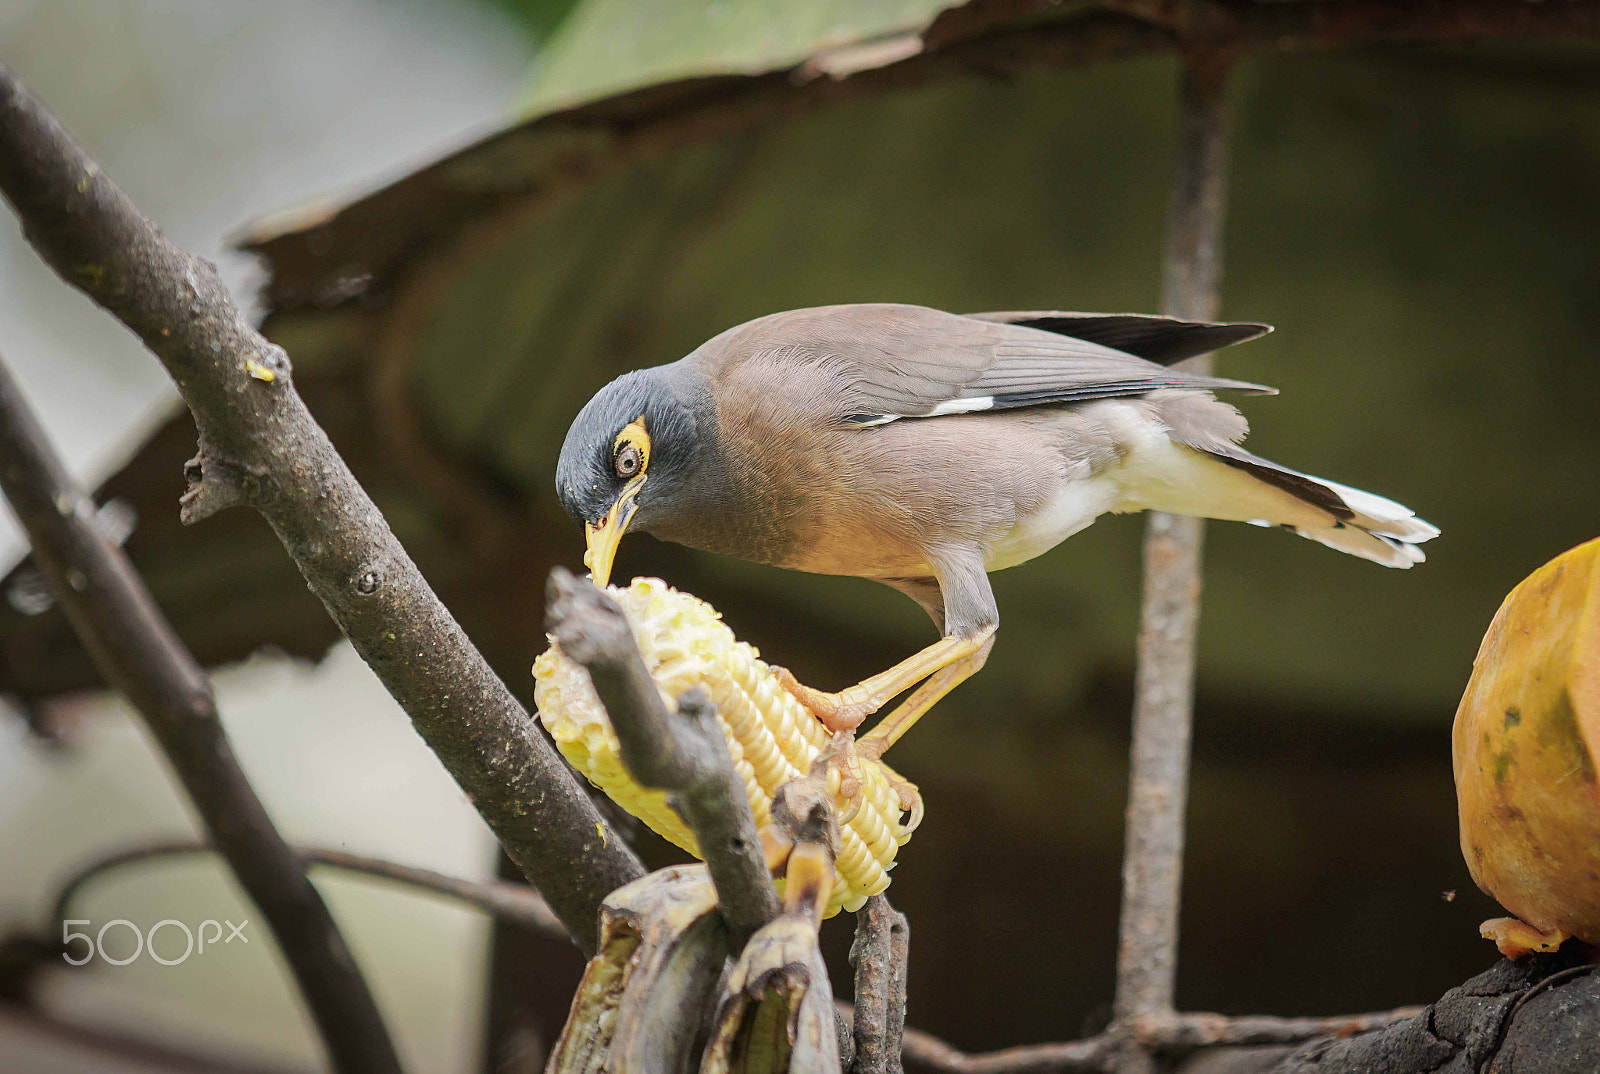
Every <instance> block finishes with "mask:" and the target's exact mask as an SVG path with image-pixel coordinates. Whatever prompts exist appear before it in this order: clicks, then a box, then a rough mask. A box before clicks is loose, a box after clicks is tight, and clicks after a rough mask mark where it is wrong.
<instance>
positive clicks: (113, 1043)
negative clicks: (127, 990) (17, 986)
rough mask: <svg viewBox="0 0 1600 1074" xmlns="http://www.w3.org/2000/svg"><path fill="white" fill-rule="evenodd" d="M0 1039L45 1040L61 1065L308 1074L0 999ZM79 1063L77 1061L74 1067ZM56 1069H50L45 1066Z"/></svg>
mask: <svg viewBox="0 0 1600 1074" xmlns="http://www.w3.org/2000/svg"><path fill="white" fill-rule="evenodd" d="M0 1039H3V1040H5V1041H6V1042H7V1044H8V1045H11V1046H13V1047H14V1046H15V1045H17V1044H18V1043H21V1045H22V1050H23V1051H27V1050H28V1042H30V1041H31V1042H39V1041H44V1042H48V1044H49V1047H50V1050H51V1051H50V1054H52V1055H62V1056H68V1057H70V1058H67V1059H63V1060H62V1061H63V1062H64V1063H70V1064H71V1066H68V1067H63V1068H61V1069H72V1070H78V1069H84V1070H110V1071H162V1072H163V1074H312V1072H311V1071H309V1070H307V1069H305V1068H301V1067H295V1068H289V1067H272V1066H264V1065H257V1064H256V1063H253V1062H249V1061H247V1060H244V1059H239V1058H224V1057H221V1056H214V1055H198V1054H196V1053H194V1052H190V1051H183V1050H180V1049H178V1048H176V1047H173V1046H172V1045H168V1044H161V1043H157V1042H155V1041H151V1040H143V1039H141V1038H139V1037H130V1036H127V1035H125V1034H123V1033H119V1032H117V1031H115V1030H110V1029H102V1028H99V1027H96V1026H91V1025H84V1024H81V1023H79V1022H69V1021H67V1020H66V1019H63V1018H58V1017H56V1016H55V1015H53V1014H50V1013H49V1012H47V1011H42V1010H35V1009H33V1008H31V1007H14V1006H11V1005H9V1004H0ZM79 1063H83V1065H82V1066H79ZM51 1069H56V1068H51Z"/></svg>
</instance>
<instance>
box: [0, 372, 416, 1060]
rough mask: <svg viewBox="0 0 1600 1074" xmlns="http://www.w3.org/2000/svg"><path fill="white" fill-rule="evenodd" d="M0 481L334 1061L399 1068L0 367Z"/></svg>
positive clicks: (198, 690)
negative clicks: (263, 926) (261, 922)
mask: <svg viewBox="0 0 1600 1074" xmlns="http://www.w3.org/2000/svg"><path fill="white" fill-rule="evenodd" d="M0 488H3V489H4V491H5V495H6V499H7V500H9V501H10V503H11V506H12V508H13V510H15V512H16V515H17V518H18V519H19V520H20V521H21V522H22V526H23V528H24V529H25V530H26V531H27V533H28V540H29V541H30V542H31V543H32V545H33V550H34V555H35V557H36V558H37V560H38V563H39V567H40V569H41V570H43V571H44V573H45V576H46V577H47V578H49V580H50V582H51V585H52V587H53V588H54V590H55V594H56V599H57V600H59V601H60V603H61V607H62V610H63V611H65V612H66V614H67V618H68V619H69V620H70V621H71V623H72V626H73V629H74V630H76V631H77V633H78V636H79V637H80V638H81V639H83V643H84V645H85V647H86V648H88V650H89V652H90V655H91V656H93V657H94V661H95V664H96V665H97V666H98V667H99V668H100V671H101V673H102V674H104V675H105V677H106V679H107V680H108V681H109V682H110V683H111V684H112V685H113V686H114V687H116V689H117V690H119V691H120V692H121V693H122V694H123V696H124V697H126V698H127V699H128V701H129V703H131V704H132V705H133V707H134V708H135V709H136V710H138V712H139V715H140V716H142V717H144V721H145V723H146V725H148V726H149V728H150V731H151V733H152V734H153V735H154V736H155V738H156V741H157V742H159V743H160V745H161V749H162V752H163V753H165V754H166V756H167V760H168V761H169V762H170V763H171V764H172V767H173V770H174V771H175V772H176V773H177V775H178V779H179V780H180V781H181V782H182V783H183V787H184V790H186V791H188V793H189V799H190V801H191V802H193V804H194V807H195V811H196V812H197V813H199V814H200V820H201V822H202V823H203V824H204V825H205V827H206V829H207V830H208V831H209V832H210V833H211V838H212V839H213V840H215V841H216V844H217V848H218V849H219V850H220V851H221V852H222V855H223V857H224V858H226V859H227V862H228V865H229V867H230V868H232V870H233V874H234V876H235V877H237V878H238V881H239V885H240V886H241V887H242V888H244V890H245V893H246V894H247V895H248V896H249V897H250V899H251V901H253V902H254V903H255V904H256V906H257V907H259V908H260V911H261V916H262V917H264V918H266V920H267V924H268V925H269V926H270V927H271V929H272V933H273V935H274V936H275V937H276V939H277V941H278V946H279V948H280V949H281V950H282V951H283V955H284V959H285V961H286V962H288V964H289V970H290V972H291V973H293V974H294V977H295V980H296V982H297V983H298V984H299V986H300V991H301V994H302V995H303V996H304V997H305V1002H306V1006H307V1007H309V1008H310V1012H311V1017H312V1019H313V1020H314V1021H315V1022H316V1024H317V1029H318V1031H319V1032H320V1033H321V1035H322V1040H323V1044H324V1045H325V1046H326V1047H327V1049H328V1054H329V1056H330V1057H331V1058H332V1060H333V1063H334V1066H335V1067H336V1068H337V1069H338V1070H340V1071H344V1072H349V1074H355V1072H370V1074H398V1072H399V1070H400V1060H399V1058H398V1056H396V1054H395V1050H394V1044H393V1043H392V1042H391V1041H390V1039H389V1034H388V1031H387V1030H386V1029H385V1028H384V1024H383V1017H382V1015H380V1014H379V1013H378V1007H377V1004H376V1003H375V1002H374V1001H373V998H372V993H371V991H370V990H369V989H368V988H367V983H366V981H365V980H363V979H362V976H361V971H360V970H359V969H358V968H357V967H356V964H355V961H354V959H352V958H351V956H350V950H349V948H348V947H347V946H346V945H345V942H344V937H343V936H342V935H340V933H339V930H338V927H337V926H336V925H335V924H334V922H333V917H332V915H330V914H329V913H328V908H327V906H326V905H325V904H324V903H323V901H322V897H321V896H320V895H318V894H317V889H316V888H314V887H312V885H311V881H310V880H309V879H308V878H307V877H306V872H305V865H304V863H303V862H301V861H300V859H299V857H298V856H297V855H296V854H295V852H294V851H293V850H292V849H291V848H290V847H289V846H288V844H286V843H285V842H284V841H283V837H282V836H281V835H279V834H278V830H277V829H276V828H274V827H273V825H272V819H271V818H270V817H268V816H267V811H266V809H265V808H264V807H263V806H262V804H261V800H260V799H259V798H257V797H256V794H255V791H254V789H252V788H251V786H250V782H249V780H247V779H246V778H245V774H244V771H243V769H241V768H240V767H239V761H238V758H236V757H235V756H234V753H233V748H232V747H231V746H230V745H229V743H228V736H227V734H226V733H225V732H224V731H223V729H222V721H221V720H219V719H218V718H217V704H216V699H215V697H214V696H213V695H212V691H211V682H210V680H209V679H207V678H206V675H205V672H203V671H201V670H200V666H199V665H198V664H197V663H195V660H194V657H192V656H191V655H190V654H189V651H188V650H187V649H186V648H184V645H183V643H182V642H181V641H179V640H178V636H177V635H176V634H175V633H173V630H172V627H171V626H170V625H169V624H168V623H167V621H166V619H165V618H164V617H163V616H162V614H161V612H160V610H159V609H158V608H157V607H156V605H155V602H154V601H153V600H152V599H151V598H150V593H149V591H148V590H146V589H145V588H144V583H143V582H141V581H140V579H139V576H138V575H137V574H135V573H134V570H133V567H132V566H131V565H130V564H129V563H128V560H127V557H125V556H124V555H123V554H122V550H121V549H120V548H118V547H117V546H116V545H114V544H112V543H111V542H110V541H107V540H106V539H105V538H104V537H103V536H101V534H100V533H99V531H98V530H97V529H96V527H95V523H94V505H93V503H92V501H90V500H89V499H88V498H87V497H85V496H84V495H83V493H82V492H81V491H80V490H79V489H77V488H76V487H75V486H74V485H73V483H72V480H71V478H70V477H69V476H68V475H67V472H66V468H65V466H63V465H62V463H61V460H60V458H59V457H57V455H56V454H55V452H54V450H53V449H52V448H51V446H50V443H49V441H48V440H46V439H45V433H44V429H43V428H41V427H40V425H39V422H38V420H37V419H36V418H35V417H34V415H33V413H32V411H30V410H29V409H28V405H27V402H26V400H24V399H23V397H22V393H21V391H19V390H18V388H17V385H16V383H15V382H14V381H13V380H12V379H11V373H10V371H9V370H8V369H6V367H5V365H4V363H0Z"/></svg>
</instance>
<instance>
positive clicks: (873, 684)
mask: <svg viewBox="0 0 1600 1074" xmlns="http://www.w3.org/2000/svg"><path fill="white" fill-rule="evenodd" d="M993 637H994V627H992V626H991V627H986V628H984V629H983V630H981V631H979V632H978V633H976V634H974V635H972V636H971V637H966V638H954V637H952V638H940V639H939V640H938V641H936V642H934V643H933V644H932V645H930V646H928V647H927V648H926V649H923V650H922V651H921V652H919V653H917V654H915V655H913V656H908V657H907V658H906V659H904V660H902V661H900V662H899V663H898V664H896V665H895V666H894V667H892V668H890V669H889V670H887V671H881V672H879V673H878V674H876V675H874V676H872V677H871V678H867V679H862V680H861V681H860V682H858V683H856V684H855V685H854V686H851V687H847V688H845V689H843V690H840V691H839V692H838V693H836V694H834V693H827V692H826V691H823V690H814V689H812V688H811V687H809V686H806V685H805V684H804V683H801V682H800V681H799V680H797V679H796V678H795V677H794V676H793V675H792V674H790V673H789V671H788V669H787V668H773V669H772V670H773V671H774V672H776V673H777V675H778V679H779V681H780V682H782V683H783V685H784V687H785V688H786V689H787V690H788V691H789V692H790V693H791V694H793V695H794V696H795V697H796V698H797V699H799V701H800V703H801V704H802V705H804V706H805V707H806V708H808V709H810V710H811V711H812V712H813V713H814V714H815V715H816V717H817V719H819V720H821V721H822V722H823V724H824V725H825V726H826V727H827V728H828V730H830V731H836V732H837V731H854V730H855V729H856V728H857V727H860V726H861V721H862V720H865V719H866V718H867V717H868V716H871V715H872V714H873V713H874V712H877V711H878V710H879V709H881V708H883V706H885V705H887V704H888V703H889V702H890V701H893V700H894V699H895V698H896V697H897V696H899V695H900V694H902V693H904V692H905V691H906V690H907V689H909V688H910V687H912V686H915V685H916V684H917V683H919V682H921V681H922V680H923V679H926V678H928V677H929V676H930V675H934V674H936V673H937V672H939V671H941V670H943V669H945V668H947V667H949V666H950V665H951V664H954V663H956V662H957V661H960V660H963V659H966V658H968V657H971V656H972V655H973V654H975V653H977V652H978V651H979V650H983V651H985V652H987V646H988V644H989V642H990V640H991V639H992V638H993ZM981 666H982V664H981V662H980V664H979V667H981ZM976 670H978V669H977V668H976V667H974V668H973V669H972V671H976ZM972 671H969V672H967V675H970V674H972ZM964 678H966V675H963V676H961V678H958V679H956V680H955V682H952V683H951V684H950V686H947V687H946V688H945V690H944V691H941V692H940V693H939V695H937V696H935V697H934V698H933V700H932V701H929V702H928V705H932V704H933V701H937V700H938V699H939V697H942V696H943V695H944V693H945V692H946V691H948V690H949V689H950V687H952V686H954V685H955V684H956V683H957V682H960V681H961V679H964ZM901 707H902V708H904V707H905V706H901ZM923 707H924V710H926V708H927V706H926V705H925V706H923ZM898 711H899V710H898V709H897V710H896V712H898ZM917 715H919V716H920V715H921V713H920V712H919V713H918V714H917ZM913 719H914V717H913Z"/></svg>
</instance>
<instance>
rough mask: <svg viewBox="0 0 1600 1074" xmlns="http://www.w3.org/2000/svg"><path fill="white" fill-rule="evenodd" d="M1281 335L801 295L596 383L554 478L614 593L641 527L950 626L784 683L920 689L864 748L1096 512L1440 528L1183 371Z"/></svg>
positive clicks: (1303, 531) (832, 702)
mask: <svg viewBox="0 0 1600 1074" xmlns="http://www.w3.org/2000/svg"><path fill="white" fill-rule="evenodd" d="M1268 331H1270V328H1269V327H1268V326H1267V325H1261V324H1210V323H1201V322H1192V321H1180V320H1174V319H1171V318H1167V317H1153V316H1141V315H1131V314H1095V313H1054V312H1042V311H1036V312H1018V313H978V314H970V315H966V316H961V315H957V314H951V313H941V312H940V311H938V310H932V309H926V308H923V307H920V306H904V305H886V304H871V305H845V306H823V307H819V308H816V309H800V310H790V311H789V312H787V313H775V314H772V315H770V316H767V317H761V318H758V319H756V320H753V321H750V322H748V323H746V324H742V325H739V326H738V327H737V328H730V329H729V330H728V331H726V332H723V333H722V334H721V335H719V336H717V337H715V338H714V339H712V340H710V341H709V342H707V343H705V344H703V345H702V346H701V347H699V348H698V349H697V350H695V351H694V353H692V354H690V355H689V356H688V357H686V358H683V359H681V360H679V361H676V362H673V363H672V364H670V365H664V366H658V367H656V368H653V369H644V370H639V371H637V372H633V373H629V374H627V375H625V376H623V377H620V378H618V379H617V380H614V381H612V382H611V383H610V384H608V385H606V386H605V387H604V388H602V389H601V390H600V392H599V393H598V394H597V395H596V396H595V397H594V398H593V399H591V400H590V401H589V402H588V404H587V405H586V406H585V407H584V408H583V410H582V411H581V412H580V413H579V414H578V417H577V419H576V420H575V421H574V422H573V423H572V428H571V429H570V430H569V431H568V432H567V438H566V443H565V444H563V445H562V448H561V460H560V463H559V465H558V467H557V471H556V491H557V493H558V495H559V496H560V498H561V502H562V504H563V506H565V508H566V510H567V511H568V513H570V514H571V515H572V516H573V517H574V518H576V519H577V520H579V521H580V522H582V523H584V526H585V530H586V533H587V536H588V552H587V554H586V555H585V557H584V560H585V562H586V563H587V564H588V565H589V567H590V569H591V571H592V573H593V576H594V581H595V582H596V583H597V584H599V585H604V584H606V582H607V580H608V579H609V577H610V573H611V564H612V560H613V557H614V556H615V554H616V549H617V543H618V541H620V540H621V538H622V535H623V533H624V532H625V531H627V530H628V529H630V528H633V529H640V530H644V531H647V532H649V533H652V534H654V535H656V536H657V537H660V538H663V539H666V540H670V541H676V542H678V543H680V544H686V545H689V546H691V547H694V548H703V549H706V550H708V551H712V552H720V553H723V554H726V555H731V556H738V557H740V558H742V559H748V560H754V561H755V562H757V563H767V564H771V565H773V566H778V567H788V568H790V569H792V570H801V571H811V572H814V573H819V574H842V575H854V576H858V577H864V578H874V579H877V580H878V581H881V582H884V583H886V584H888V585H891V586H893V587H894V588H896V589H898V590H900V591H901V592H903V593H905V594H906V595H908V596H910V597H911V598H912V599H913V600H915V601H916V602H917V603H919V604H921V605H922V606H923V608H925V609H927V611H928V614H929V615H931V616H933V618H934V621H935V622H936V623H939V624H940V625H941V626H942V628H943V632H944V637H943V638H942V639H941V640H940V641H938V642H936V643H934V644H933V645H930V646H928V647H927V648H926V649H923V650H922V651H921V652H919V653H917V654H916V655H915V656H912V657H910V658H909V659H907V660H904V661H902V662H901V663H899V664H896V665H895V666H894V667H892V668H890V669H889V670H887V671H885V672H883V673H882V674H879V675H874V676H872V677H871V678H869V679H867V680H865V681H863V682H861V683H858V684H857V685H855V686H852V687H850V688H849V689H846V690H844V691H841V692H839V693H837V694H832V693H823V692H821V691H817V690H812V689H810V688H808V687H804V686H802V685H800V684H799V683H796V682H794V681H793V679H792V677H790V678H788V679H787V680H786V683H787V684H788V685H790V687H791V689H792V690H793V691H794V692H795V693H796V695H797V696H798V697H799V698H800V699H801V700H802V701H803V702H804V703H805V704H806V705H807V707H808V708H810V709H811V710H812V711H813V712H815V713H816V714H817V715H818V717H820V718H821V719H822V720H823V722H824V723H826V724H827V725H828V726H829V727H830V728H832V729H833V730H835V731H837V732H853V730H854V729H855V728H856V727H857V726H858V725H859V724H860V723H861V721H862V720H863V719H864V718H866V717H867V716H869V715H871V714H872V713H874V712H876V711H877V710H878V709H879V708H881V707H882V706H883V705H885V704H887V703H888V702H889V701H890V700H892V699H893V698H895V697H896V696H898V695H899V694H901V693H902V692H904V691H905V690H907V689H909V688H910V687H912V686H914V685H916V684H918V683H921V684H922V685H921V686H920V687H919V688H918V689H917V690H916V691H915V692H914V693H913V694H912V695H911V696H910V697H909V698H908V699H907V700H906V701H905V702H903V703H902V704H901V705H900V707H899V708H897V709H895V710H894V711H893V712H892V713H891V714H890V715H889V716H887V717H885V718H884V720H883V721H882V722H881V723H880V724H879V726H878V727H877V728H875V729H874V730H873V732H872V733H871V734H870V735H868V736H866V737H865V738H863V739H862V740H861V742H860V744H859V748H860V749H861V750H862V751H863V752H867V753H868V754H869V755H876V754H878V753H881V752H882V750H883V749H884V748H886V747H887V746H888V745H889V744H890V743H892V742H893V741H894V740H895V739H897V738H898V737H899V736H900V735H901V734H903V733H904V732H905V730H906V729H907V728H909V727H910V726H911V724H912V723H913V722H915V721H916V719H917V718H918V717H919V716H921V715H922V713H923V712H925V711H926V710H927V709H928V708H929V707H930V706H932V705H933V703H934V702H936V701H937V700H938V699H939V698H941V697H943V696H944V694H945V693H947V692H948V691H949V690H950V689H952V688H953V687H954V686H956V685H957V684H958V683H960V682H961V681H962V680H964V679H966V678H967V677H968V676H969V675H971V674H973V673H974V672H976V671H977V670H978V669H979V668H980V667H982V666H983V662H984V660H985V658H986V657H987V656H988V652H989V647H990V645H991V644H992V642H993V637H994V631H995V627H996V625H997V623H998V621H999V612H998V609H997V608H996V606H995V600H994V593H993V591H992V590H991V589H990V588H989V578H988V573H987V572H989V571H992V570H999V569H1000V568H1002V567H1010V566H1013V565H1015V564H1018V563H1022V562H1024V561H1026V560H1029V559H1032V558H1033V557H1034V556H1037V555H1039V554H1040V553H1042V552H1045V551H1047V550H1048V549H1050V548H1053V547H1055V545H1057V544H1059V543H1060V542H1061V541H1062V540H1064V539H1065V538H1067V537H1069V536H1071V535H1072V534H1074V533H1076V532H1078V531H1079V530H1081V529H1083V528H1084V527H1085V526H1087V525H1089V524H1090V523H1091V522H1093V521H1094V520H1095V519H1096V518H1098V517H1099V516H1100V515H1103V514H1105V513H1106V512H1108V511H1112V512H1118V513H1121V512H1129V511H1143V510H1160V511H1168V512H1173V513H1176V514H1184V515H1198V516H1201V517H1203V518H1218V519H1231V520H1236V521H1241V522H1253V523H1256V524H1257V525H1264V526H1265V525H1272V526H1282V527H1285V528H1287V529H1291V530H1293V531H1294V532H1296V533H1298V534H1300V535H1301V536H1303V537H1309V538H1311V539H1312V540H1314V541H1319V542H1321V543H1322V544H1325V545H1328V546H1329V547H1331V548H1337V549H1339V550H1340V551H1342V552H1349V553H1350V554H1351V555H1356V556H1361V557H1363V558H1364V559H1370V560H1372V561H1373V562H1375V563H1382V564H1384V565H1385V566H1389V567H1409V566H1411V565H1412V564H1413V563H1420V562H1421V561H1422V558H1423V555H1422V550H1421V549H1419V548H1418V547H1417V544H1418V543H1420V542H1422V541H1426V540H1428V539H1429V538H1431V537H1434V536H1437V534H1438V532H1439V531H1438V530H1437V529H1436V528H1435V527H1433V526H1431V525H1429V524H1428V523H1426V522H1424V521H1422V520H1421V519H1419V518H1417V517H1416V516H1415V514H1414V513H1413V512H1411V511H1410V510H1408V509H1406V508H1405V507H1402V506H1401V505H1399V504H1397V503H1394V502H1393V501H1391V500H1386V499H1384V498H1383V497H1381V496H1374V495H1372V494H1371V493H1367V492H1360V491H1357V490H1356V489H1352V488H1346V487H1345V486H1343V485H1337V484H1334V483H1333V482H1331V481H1324V480H1322V479H1321V478H1316V477H1309V476H1307V475H1305V474H1302V473H1298V472H1296V471H1294V470H1290V469H1287V468H1285V467H1282V466H1279V465H1277V464H1276V463H1271V462H1268V461H1267V460H1265V459H1262V458H1259V457H1257V456H1255V455H1252V454H1251V453H1250V452H1248V451H1245V450H1244V449H1243V448H1241V447H1239V446H1238V445H1239V441H1240V440H1242V439H1243V438H1244V435H1245V431H1246V428H1247V426H1246V423H1245V420H1244V418H1243V417H1242V416H1240V414H1239V412H1238V411H1237V410H1235V409H1234V408H1233V407H1231V406H1229V405H1228V404H1226V403H1223V402H1220V401H1218V400H1217V399H1216V397H1215V396H1214V395H1213V394H1212V393H1213V392H1215V391H1240V392H1251V393H1266V394H1272V393H1273V389H1271V388H1265V387H1262V386H1261V385H1257V384H1248V383H1245V382H1243V381H1237V380H1228V379H1225V378H1222V377H1212V376H1204V375H1200V374H1197V373H1191V372H1186V371H1184V370H1183V369H1179V368H1174V363H1177V362H1181V361H1182V360H1183V359H1185V358H1190V357H1193V356H1194V355H1197V354H1202V353H1205V352H1207V351H1213V350H1216V349H1217V348H1219V347H1224V346H1227V345H1229V344H1232V343H1238V342H1241V341H1243V340H1247V339H1253V338H1255V337H1257V336H1260V335H1262V334H1264V333H1266V332H1268Z"/></svg>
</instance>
